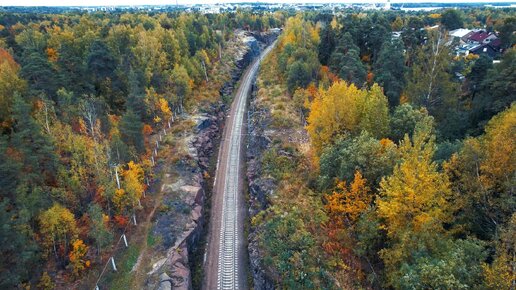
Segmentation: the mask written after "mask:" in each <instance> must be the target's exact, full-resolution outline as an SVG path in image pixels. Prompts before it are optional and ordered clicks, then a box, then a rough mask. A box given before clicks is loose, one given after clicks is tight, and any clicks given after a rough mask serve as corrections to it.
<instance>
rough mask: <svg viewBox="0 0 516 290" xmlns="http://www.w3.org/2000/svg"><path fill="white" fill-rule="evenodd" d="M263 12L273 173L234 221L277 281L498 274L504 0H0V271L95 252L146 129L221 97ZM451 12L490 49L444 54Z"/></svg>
mask: <svg viewBox="0 0 516 290" xmlns="http://www.w3.org/2000/svg"><path fill="white" fill-rule="evenodd" d="M276 27H282V28H283V32H282V34H281V36H280V37H279V39H278V43H277V45H276V47H275V48H274V50H273V51H272V53H271V54H270V55H269V56H268V57H267V58H266V59H265V60H264V63H263V65H262V66H261V70H260V73H259V76H258V78H257V92H256V94H257V97H256V98H257V100H258V101H259V102H260V103H261V104H262V105H263V106H264V107H266V108H267V109H268V110H269V111H270V115H271V118H270V120H269V121H270V122H269V124H268V126H269V128H270V129H271V130H275V132H277V134H278V136H279V137H278V138H276V139H275V140H273V141H272V142H271V146H270V147H269V148H268V149H267V150H266V151H265V152H264V154H263V155H262V156H261V157H260V163H261V174H262V175H263V176H266V177H267V178H269V179H270V180H273V183H274V185H275V189H274V191H273V192H272V194H271V195H270V196H268V199H267V206H266V207H265V208H264V209H263V210H261V211H260V213H259V214H257V215H256V216H253V217H252V220H251V227H253V228H254V229H256V231H257V239H258V245H259V248H260V251H261V253H262V263H263V265H264V267H265V269H266V275H267V277H268V278H269V279H270V280H271V281H273V284H274V286H275V287H276V288H278V289H514V285H515V283H516V278H515V275H516V271H515V269H514V267H515V266H514V265H515V263H516V260H515V259H516V258H515V255H516V254H515V253H516V242H515V241H516V238H515V237H516V197H515V192H514V191H515V184H516V168H515V166H516V153H515V138H514V137H515V136H516V105H515V104H514V102H515V101H516V46H515V45H516V34H515V31H516V16H515V14H514V10H511V9H493V8H467V9H462V10H453V9H450V10H439V11H433V12H402V11H366V12H357V11H344V12H341V13H338V14H336V15H332V14H327V13H323V12H318V11H309V12H302V13H301V12H300V13H294V12H293V11H288V12H287V11H279V12H274V13H267V12H253V11H249V10H237V11H236V12H229V13H221V14H201V13H185V12H177V13H174V12H170V13H144V12H135V13H104V12H96V13H80V12H63V13H61V14H58V13H56V14H40V13H7V12H0V190H1V192H0V223H1V225H2V226H1V227H0V251H1V253H2V255H1V257H0V288H2V289H21V288H24V289H53V288H55V286H56V284H55V283H57V282H59V283H61V285H63V284H64V285H67V283H69V285H72V283H75V282H76V281H78V280H80V279H82V278H84V277H85V275H87V273H88V272H89V271H91V269H92V268H95V267H97V268H98V267H101V266H103V265H104V263H105V261H106V258H107V257H108V256H109V252H110V249H111V248H112V246H113V244H114V243H116V241H117V239H118V238H119V236H120V233H122V232H124V230H125V229H126V228H127V226H128V225H129V224H130V223H131V219H132V218H133V216H134V215H135V214H137V212H138V211H139V210H140V209H141V205H140V200H141V198H142V196H143V195H144V194H145V192H146V190H147V187H148V184H149V180H152V179H153V177H154V176H153V174H154V173H153V163H154V159H153V158H152V156H153V148H154V147H153V144H154V143H153V142H155V138H156V136H155V134H156V132H159V131H160V130H163V129H165V128H169V127H170V122H171V121H173V120H174V119H177V118H180V117H181V116H182V115H184V114H188V113H189V112H194V111H202V110H204V109H206V108H207V107H209V106H210V105H211V104H212V103H214V102H217V101H220V98H221V96H220V89H221V87H222V86H223V84H224V83H225V82H226V81H227V80H228V79H229V78H230V72H229V71H227V69H226V68H227V67H226V66H225V63H224V62H225V60H224V51H225V50H224V49H225V47H226V45H227V44H228V42H229V40H230V39H231V38H232V37H233V36H234V32H235V30H236V29H245V30H251V31H265V30H267V29H269V28H276ZM458 28H470V29H474V28H483V29H485V30H486V31H487V32H488V33H494V34H496V35H497V37H498V38H499V39H500V50H499V51H497V53H496V55H495V56H494V59H493V57H492V56H489V55H486V54H482V53H481V54H475V53H469V54H467V55H460V54H457V53H455V51H454V50H453V49H452V47H451V46H452V43H453V41H454V39H451V38H450V36H449V31H451V30H456V29H458ZM394 33H399V37H394V35H395V34H394ZM291 132H302V133H300V134H301V135H303V134H304V135H306V140H307V141H306V142H289V141H286V140H285V139H287V138H284V137H285V136H283V137H281V136H282V134H283V135H288V134H290V133H291ZM296 134H297V133H296ZM56 273H59V275H56Z"/></svg>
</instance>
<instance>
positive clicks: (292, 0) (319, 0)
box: [0, 0, 516, 7]
mask: <svg viewBox="0 0 516 290" xmlns="http://www.w3.org/2000/svg"><path fill="white" fill-rule="evenodd" d="M2 2H3V3H2V4H0V7H7V6H11V7H77V6H80V7H95V6H147V5H148V6H156V5H160V6H163V5H170V6H173V5H176V4H178V5H196V4H209V5H213V4H244V3H264V4H375V3H376V4H380V3H386V2H387V1H386V0H383V1H382V0H364V1H353V0H343V1H333V2H332V1H324V0H308V1H307V0H279V1H267V0H236V1H233V0H222V1H221V0H177V2H176V1H175V0H68V1H66V4H64V3H63V2H61V1H58V0H47V1H41V0H4V1H2ZM396 3H405V4H408V3H414V4H426V3H429V4H436V3H443V4H454V3H457V4H464V3H483V4H499V3H511V4H516V1H502V0H495V1H482V0H480V1H468V0H440V1H438V0H428V1H421V2H420V1H415V0H412V1H407V0H392V1H391V4H396Z"/></svg>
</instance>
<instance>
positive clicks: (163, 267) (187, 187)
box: [145, 32, 264, 290]
mask: <svg viewBox="0 0 516 290" xmlns="http://www.w3.org/2000/svg"><path fill="white" fill-rule="evenodd" d="M238 33H240V34H241V35H239V36H238V37H239V38H240V39H241V44H240V45H241V48H240V49H239V50H238V53H237V55H236V57H235V65H234V69H233V71H232V73H231V79H230V80H229V81H228V82H226V83H225V84H224V86H223V87H222V88H221V89H220V94H221V95H222V96H231V95H232V93H233V91H234V89H235V85H236V84H237V82H238V80H239V79H240V76H241V75H242V72H243V71H244V69H245V68H246V67H247V65H249V64H250V63H251V62H252V60H253V59H254V57H255V56H257V55H259V53H260V47H261V46H263V45H264V44H263V43H260V42H259V41H257V40H256V38H254V37H253V36H252V35H251V34H250V33H248V32H238ZM225 110H226V105H225V104H224V103H223V102H222V101H221V102H219V103H217V104H214V105H212V106H211V107H210V108H206V109H205V110H204V112H203V113H199V114H196V115H191V116H188V117H187V118H188V119H189V120H190V121H192V122H194V124H195V125H194V127H193V129H192V131H191V132H186V133H185V134H184V135H183V136H182V137H181V141H177V142H176V143H181V144H183V146H184V147H185V148H186V150H187V154H186V156H185V157H184V158H181V160H179V161H178V162H177V163H176V165H173V166H172V168H171V169H170V170H169V172H172V173H174V174H175V175H177V178H174V180H175V182H173V183H171V184H165V183H164V184H163V185H162V187H161V190H162V191H164V192H165V194H164V199H163V207H162V209H161V210H160V212H159V213H158V214H157V217H156V223H155V226H154V229H153V234H155V235H156V236H158V237H159V239H160V240H161V245H160V246H159V247H161V249H162V250H161V252H162V253H164V254H163V256H162V257H161V258H157V259H154V262H153V264H152V268H151V271H149V272H148V273H147V274H148V278H147V283H146V285H145V287H146V288H147V289H161V290H165V289H191V288H192V278H191V269H190V268H189V251H190V249H192V248H193V246H194V245H195V244H196V243H197V242H198V241H199V240H200V239H201V235H202V233H203V227H205V226H206V220H205V216H204V206H205V204H206V201H205V199H206V194H205V190H204V189H205V186H211V184H209V185H207V184H206V182H205V179H204V176H205V175H206V174H207V173H208V172H209V170H210V168H209V167H210V158H211V157H212V156H213V154H215V153H216V150H215V149H216V148H215V147H216V146H217V145H218V140H219V139H220V135H221V133H222V131H221V127H222V125H223V123H224V120H225ZM170 174H171V173H170Z"/></svg>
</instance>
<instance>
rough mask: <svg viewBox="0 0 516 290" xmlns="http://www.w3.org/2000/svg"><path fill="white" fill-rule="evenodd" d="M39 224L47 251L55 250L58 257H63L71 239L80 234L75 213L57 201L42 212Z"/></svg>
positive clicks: (48, 252)
mask: <svg viewBox="0 0 516 290" xmlns="http://www.w3.org/2000/svg"><path fill="white" fill-rule="evenodd" d="M39 225H40V233H41V238H42V243H43V246H44V248H45V250H46V253H47V254H50V253H52V252H53V253H54V255H55V257H56V259H58V260H59V259H62V258H63V257H64V256H65V255H66V254H67V253H68V247H69V244H70V241H71V240H73V239H75V238H76V237H77V234H78V231H77V224H76V221H75V217H74V215H73V213H72V212H70V211H69V210H68V209H67V208H65V207H63V206H62V205H60V204H57V203H56V204H54V205H53V206H52V207H51V208H49V209H48V210H46V211H44V212H43V213H41V215H40V216H39Z"/></svg>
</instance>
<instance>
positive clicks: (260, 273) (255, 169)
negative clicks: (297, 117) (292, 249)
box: [246, 92, 276, 290]
mask: <svg viewBox="0 0 516 290" xmlns="http://www.w3.org/2000/svg"><path fill="white" fill-rule="evenodd" d="M254 95H255V92H253V98H252V99H251V102H250V106H249V112H248V114H249V115H250V117H249V122H248V132H249V138H248V140H247V141H248V146H247V148H248V149H247V152H246V153H247V154H246V158H247V181H248V185H249V207H248V211H249V217H250V218H253V217H254V216H255V215H257V214H258V213H260V211H262V210H264V209H266V208H267V207H268V206H269V198H270V196H271V194H272V193H273V192H274V189H275V188H276V183H275V181H274V180H273V179H271V178H267V177H265V176H262V167H261V156H262V154H263V152H264V151H265V150H267V149H268V148H269V147H270V145H271V140H272V139H271V137H270V136H269V133H270V131H269V130H267V128H268V126H269V123H270V120H271V118H270V112H269V110H268V109H267V108H263V107H261V106H260V105H259V104H258V103H257V102H256V101H255V100H254ZM258 230H259V229H258V228H257V227H253V226H252V227H251V228H250V230H249V236H248V242H249V244H248V251H249V261H250V266H251V271H250V272H251V274H252V276H253V283H254V288H255V289H260V290H261V289H266V290H269V289H274V284H273V282H272V281H271V280H270V279H268V278H267V275H266V272H265V269H264V267H263V261H262V257H263V254H262V253H261V252H260V248H259V247H258V241H257V234H258Z"/></svg>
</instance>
